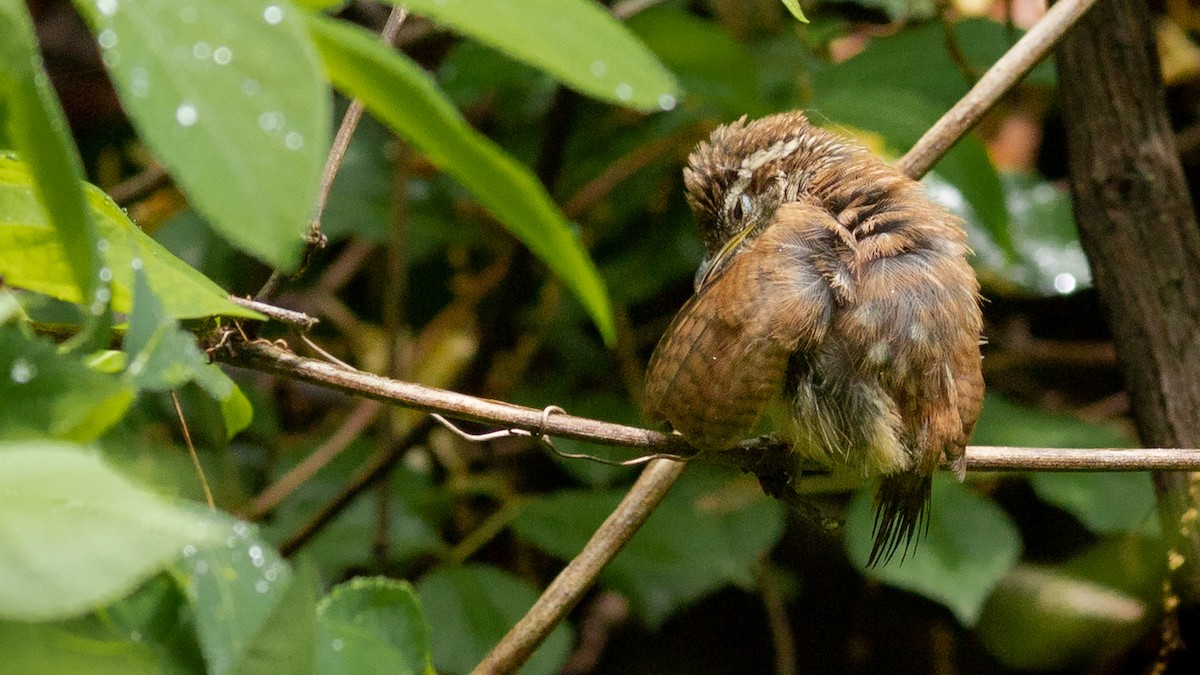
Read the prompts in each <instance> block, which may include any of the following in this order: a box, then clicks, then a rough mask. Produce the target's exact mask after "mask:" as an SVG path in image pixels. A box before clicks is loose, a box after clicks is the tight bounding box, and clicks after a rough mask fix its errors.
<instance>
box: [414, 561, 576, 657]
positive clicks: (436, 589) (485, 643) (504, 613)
mask: <svg viewBox="0 0 1200 675" xmlns="http://www.w3.org/2000/svg"><path fill="white" fill-rule="evenodd" d="M417 593H418V594H419V595H420V596H421V605H422V606H423V607H425V616H426V618H427V619H428V621H429V628H430V634H431V635H432V636H433V663H434V665H435V666H436V667H437V668H438V670H440V671H449V672H457V673H466V672H469V671H470V670H471V669H472V668H474V667H475V666H476V665H477V664H478V663H479V662H480V661H481V660H483V657H484V656H485V655H486V654H487V653H488V651H489V650H491V648H492V647H493V646H495V644H496V643H497V642H499V641H500V638H502V637H504V634H505V633H507V632H508V629H509V628H511V627H512V626H513V624H515V623H516V622H517V621H518V620H519V619H520V618H521V617H522V616H524V614H525V612H526V611H528V610H529V608H530V607H532V606H533V603H534V601H535V600H537V592H536V591H535V590H534V589H533V588H532V587H530V586H529V585H528V584H526V583H525V582H524V581H521V580H520V579H518V578H517V577H515V576H513V575H512V574H510V573H508V572H506V571H504V570H502V569H499V568H496V567H491V566H487V565H466V566H463V567H450V568H445V569H440V570H435V571H433V572H431V573H429V574H427V575H425V576H424V577H422V578H421V580H420V581H419V582H417ZM570 648H571V631H570V629H569V627H568V626H567V625H566V624H559V625H558V626H557V627H555V629H554V630H553V631H551V633H550V635H549V637H547V638H546V640H545V642H543V643H542V646H541V647H539V648H538V650H537V651H536V652H534V653H533V657H532V658H530V659H529V661H528V663H526V665H525V667H524V668H523V669H522V670H521V672H522V673H523V674H525V675H543V674H548V673H555V672H558V669H559V668H560V667H561V666H562V664H563V662H565V661H566V660H567V656H568V654H569V652H570Z"/></svg>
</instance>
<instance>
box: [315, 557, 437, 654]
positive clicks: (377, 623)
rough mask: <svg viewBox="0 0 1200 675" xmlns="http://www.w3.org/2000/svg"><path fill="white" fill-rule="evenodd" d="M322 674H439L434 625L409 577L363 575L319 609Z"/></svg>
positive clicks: (333, 593)
mask: <svg viewBox="0 0 1200 675" xmlns="http://www.w3.org/2000/svg"><path fill="white" fill-rule="evenodd" d="M317 618H318V625H319V628H320V636H319V638H318V641H317V653H318V666H319V670H320V672H321V673H322V675H337V674H338V673H345V674H346V675H358V674H359V673H362V674H367V673H380V674H381V675H382V674H384V673H400V674H402V675H408V674H414V675H415V674H417V673H429V674H430V675H432V673H433V651H432V647H431V645H430V638H429V624H427V623H426V622H425V615H424V613H423V612H422V610H421V602H420V599H419V598H418V597H417V594H416V592H415V591H413V588H412V586H410V585H409V583H408V582H407V581H396V580H393V579H387V578H384V577H374V578H366V577H358V578H355V579H351V580H350V581H348V582H346V583H344V584H341V585H339V586H337V587H335V588H334V589H333V590H332V591H330V592H329V595H327V596H326V597H325V598H324V599H323V600H321V604H320V605H319V606H318V608H317Z"/></svg>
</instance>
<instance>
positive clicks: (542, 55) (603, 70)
mask: <svg viewBox="0 0 1200 675" xmlns="http://www.w3.org/2000/svg"><path fill="white" fill-rule="evenodd" d="M396 4H403V5H404V6H405V7H408V8H409V9H411V10H412V11H413V12H415V13H417V14H422V15H425V16H428V17H430V18H432V19H434V20H436V21H437V22H438V23H442V24H445V25H447V26H450V27H451V28H453V29H455V30H456V31H459V32H461V33H463V34H465V35H469V36H471V37H473V38H476V39H478V40H479V41H481V42H485V43H487V44H489V45H491V46H492V47H495V48H496V49H499V50H500V51H502V52H504V53H506V54H508V55H509V56H511V57H513V58H515V59H518V60H520V61H524V62H526V63H528V64H530V65H532V66H535V67H537V68H540V69H542V70H544V71H546V72H547V73H549V74H550V75H552V76H554V77H555V78H558V79H559V80H561V81H563V82H564V83H566V84H567V85H568V86H570V87H572V88H574V89H577V90H579V91H580V92H582V93H584V94H588V95H590V96H594V97H596V98H598V99H601V100H605V101H611V102H613V103H617V104H619V105H627V106H630V107H634V108H639V109H642V110H657V109H662V110H670V109H671V108H673V107H675V100H676V98H677V97H678V95H679V90H678V87H677V86H676V84H675V80H674V79H673V78H672V77H671V73H670V72H668V71H667V69H666V68H664V67H663V66H662V64H660V63H659V62H658V61H657V60H656V59H655V58H654V55H653V54H651V53H650V50H649V49H647V48H646V46H645V45H644V44H642V43H641V42H639V41H638V39H637V38H636V37H634V36H633V35H631V34H630V33H629V31H628V30H626V29H625V27H624V26H622V25H621V23H620V22H619V21H617V20H616V19H615V18H614V17H613V15H612V14H610V13H609V12H607V11H606V10H605V9H604V7H603V6H601V5H600V4H599V3H598V2H595V0H455V1H454V2H447V1H446V0H404V2H397V3H396Z"/></svg>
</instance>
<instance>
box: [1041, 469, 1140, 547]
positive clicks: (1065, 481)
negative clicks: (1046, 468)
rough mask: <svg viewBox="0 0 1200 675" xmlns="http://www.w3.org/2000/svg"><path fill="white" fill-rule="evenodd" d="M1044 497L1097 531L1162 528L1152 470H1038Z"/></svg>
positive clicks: (1101, 532)
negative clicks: (1102, 471) (1157, 510)
mask: <svg viewBox="0 0 1200 675" xmlns="http://www.w3.org/2000/svg"><path fill="white" fill-rule="evenodd" d="M1029 480H1030V482H1032V483H1033V489H1034V490H1035V491H1036V492H1037V494H1038V497H1040V498H1041V499H1042V500H1044V501H1046V502H1049V503H1051V504H1054V505H1055V506H1057V507H1059V508H1061V509H1062V510H1064V511H1066V512H1068V513H1070V514H1071V515H1073V516H1075V518H1077V519H1078V520H1079V522H1081V523H1083V524H1084V525H1086V526H1087V528H1088V529H1089V530H1091V531H1092V532H1095V533H1096V534H1112V533H1116V532H1135V531H1141V530H1146V529H1149V530H1150V531H1152V532H1156V531H1157V530H1158V517H1157V515H1156V513H1155V503H1154V485H1153V484H1152V483H1151V482H1150V474H1148V473H1045V472H1043V473H1034V474H1033V475H1031V476H1030V477H1029Z"/></svg>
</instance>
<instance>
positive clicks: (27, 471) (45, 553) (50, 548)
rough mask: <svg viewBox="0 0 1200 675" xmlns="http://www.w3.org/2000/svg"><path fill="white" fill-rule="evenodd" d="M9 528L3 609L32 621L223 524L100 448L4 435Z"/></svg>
mask: <svg viewBox="0 0 1200 675" xmlns="http://www.w3.org/2000/svg"><path fill="white" fill-rule="evenodd" d="M0 531H2V532H4V533H5V536H4V537H3V538H2V539H0V569H3V570H4V574H3V575H0V617H2V618H9V619H19V620H23V621H37V620H46V619H54V618H63V617H68V616H72V615H75V614H80V613H82V612H86V611H88V610H90V609H94V608H96V607H99V606H101V605H103V604H106V603H108V602H110V601H112V600H115V599H116V598H118V597H120V596H122V595H124V594H126V593H128V592H129V591H130V590H132V589H133V588H134V587H136V586H137V585H138V584H139V583H141V582H142V581H144V580H146V579H147V578H149V577H150V576H151V575H152V574H154V573H155V572H156V571H158V570H159V569H161V568H162V567H163V566H164V565H165V564H167V563H168V562H169V561H171V560H172V559H174V558H176V557H178V556H179V552H180V550H181V549H183V548H184V547H185V546H189V545H191V546H195V545H203V544H206V543H208V542H211V541H213V540H214V539H215V538H216V536H217V535H218V534H219V530H218V528H216V527H215V526H214V525H213V524H212V522H211V521H210V520H209V519H207V518H204V517H202V516H200V515H198V514H197V513H196V512H193V511H190V510H184V509H181V508H179V507H176V506H172V505H171V504H169V503H167V502H166V501H164V500H162V499H161V498H159V497H158V496H156V495H153V494H150V493H149V492H146V491H145V490H143V489H142V488H140V487H138V486H136V485H134V484H132V483H130V482H129V481H128V480H127V479H125V478H124V477H123V476H121V475H119V474H117V473H116V472H114V471H113V470H112V469H110V468H109V467H108V466H107V465H106V464H104V463H103V462H102V461H101V460H100V459H99V458H98V457H97V456H96V455H95V454H93V453H91V452H88V451H86V450H84V449H82V448H79V447H77V446H72V445H69V444H65V443H56V442H50V441H43V442H32V441H27V442H21V443H7V444H3V445H0Z"/></svg>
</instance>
